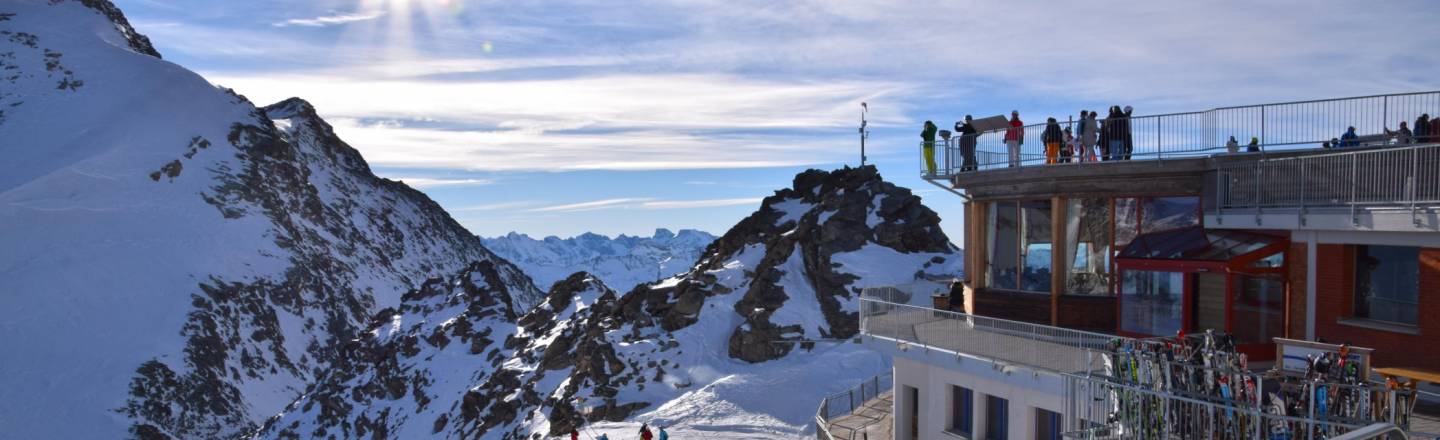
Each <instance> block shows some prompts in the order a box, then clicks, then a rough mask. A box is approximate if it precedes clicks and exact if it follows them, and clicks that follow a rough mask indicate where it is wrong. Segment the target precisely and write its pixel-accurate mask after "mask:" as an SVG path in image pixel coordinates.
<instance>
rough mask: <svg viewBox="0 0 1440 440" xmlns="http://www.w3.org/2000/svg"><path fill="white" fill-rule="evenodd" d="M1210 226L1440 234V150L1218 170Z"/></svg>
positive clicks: (1339, 155) (1338, 155)
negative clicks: (1438, 232) (1437, 232)
mask: <svg viewBox="0 0 1440 440" xmlns="http://www.w3.org/2000/svg"><path fill="white" fill-rule="evenodd" d="M1213 174H1214V177H1212V178H1210V179H1208V180H1210V181H1213V184H1214V187H1213V188H1208V189H1207V190H1206V191H1205V192H1206V193H1207V199H1210V200H1207V203H1206V205H1207V207H1208V208H1209V209H1207V210H1206V213H1205V214H1206V219H1205V220H1206V221H1205V223H1206V224H1207V225H1211V226H1213V227H1229V228H1235V227H1240V228H1263V229H1288V230H1304V229H1326V230H1351V229H1354V230H1378V231H1398V232H1416V231H1420V232H1434V231H1440V218H1437V216H1440V209H1437V208H1440V145H1437V144H1425V145H1412V146H1405V147H1388V148H1377V149H1367V150H1359V151H1341V152H1329V153H1325V154H1310V155H1303V156H1296V157H1283V158H1267V159H1260V160H1254V161H1249V162H1231V163H1223V164H1217V165H1216V166H1215V167H1214V171H1213Z"/></svg>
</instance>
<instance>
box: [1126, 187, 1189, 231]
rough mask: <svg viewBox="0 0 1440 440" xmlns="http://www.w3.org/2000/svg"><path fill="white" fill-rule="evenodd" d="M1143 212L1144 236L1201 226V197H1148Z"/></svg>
mask: <svg viewBox="0 0 1440 440" xmlns="http://www.w3.org/2000/svg"><path fill="white" fill-rule="evenodd" d="M1141 211H1142V212H1141V213H1140V218H1141V221H1142V224H1141V226H1140V233H1142V234H1144V233H1147V232H1159V231H1169V230H1172V229H1180V228H1185V227H1190V226H1195V225H1198V224H1200V198H1199V197H1194V196H1183V197H1146V198H1145V199H1144V203H1143V207H1142V209H1141Z"/></svg>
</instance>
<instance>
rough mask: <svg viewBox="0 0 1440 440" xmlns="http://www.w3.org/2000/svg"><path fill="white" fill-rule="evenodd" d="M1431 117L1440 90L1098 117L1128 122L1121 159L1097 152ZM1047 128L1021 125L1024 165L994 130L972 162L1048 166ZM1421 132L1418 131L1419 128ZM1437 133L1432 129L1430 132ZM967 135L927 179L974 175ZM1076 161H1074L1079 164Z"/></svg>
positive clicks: (1161, 149) (944, 147)
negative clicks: (1044, 134) (964, 147)
mask: <svg viewBox="0 0 1440 440" xmlns="http://www.w3.org/2000/svg"><path fill="white" fill-rule="evenodd" d="M1424 113H1429V114H1434V115H1436V116H1440V91H1428V92H1410V93H1394V94H1382V95H1368V96H1355V97H1346V98H1327V99H1314V100H1304V101H1290V102H1278V103H1269V104H1255V105H1244V106H1230V107H1216V108H1212V109H1209V110H1203V111H1192V112H1178V113H1165V114H1153V115H1143V116H1131V117H1126V118H1123V119H1115V120H1113V121H1107V120H1106V119H1099V118H1097V122H1099V123H1100V125H1101V127H1100V128H1101V129H1100V130H1097V133H1099V136H1098V137H1099V138H1103V137H1105V136H1104V130H1106V127H1110V126H1111V125H1110V123H1111V122H1120V121H1122V120H1123V121H1125V122H1124V123H1123V124H1119V125H1115V126H1114V127H1115V128H1116V129H1117V132H1116V133H1115V134H1116V135H1118V136H1120V137H1122V139H1119V140H1121V141H1122V142H1121V146H1122V148H1121V150H1123V151H1116V152H1112V155H1113V156H1114V157H1110V158H1106V157H1103V156H1104V154H1103V153H1104V150H1105V149H1106V148H1107V147H1108V145H1103V144H1105V142H1102V141H1100V140H1097V141H1096V143H1095V145H1094V146H1093V150H1094V151H1095V153H1096V154H1097V155H1100V156H1102V157H1101V158H1100V159H1101V160H1105V159H1111V160H1135V159H1137V158H1138V159H1142V160H1143V159H1153V160H1164V159H1167V158H1178V157H1197V156H1206V155H1210V154H1213V153H1217V152H1223V151H1227V148H1226V142H1227V140H1228V139H1229V137H1230V136H1234V137H1235V138H1236V140H1237V143H1238V144H1239V146H1240V149H1241V151H1245V150H1246V144H1247V143H1248V140H1249V139H1250V138H1251V137H1254V138H1255V139H1256V140H1257V145H1256V146H1255V147H1256V149H1258V150H1259V151H1260V152H1262V153H1266V152H1273V151H1281V150H1293V149H1298V148H1308V147H1309V146H1316V147H1318V146H1320V144H1322V143H1324V142H1327V141H1330V140H1331V139H1332V138H1339V137H1340V136H1341V134H1342V133H1343V132H1344V131H1345V129H1346V127H1349V126H1353V127H1355V128H1356V132H1357V134H1359V135H1361V136H1383V135H1384V134H1385V133H1386V132H1387V130H1393V129H1396V128H1398V123H1399V122H1401V121H1414V120H1415V119H1416V117H1417V116H1420V115H1421V114H1424ZM1060 119H1061V120H1060V121H1059V122H1058V123H1059V124H1060V126H1061V127H1062V128H1064V127H1070V128H1071V129H1072V131H1077V132H1076V133H1074V135H1075V136H1076V138H1079V137H1080V133H1078V130H1076V128H1077V127H1076V124H1077V123H1078V122H1079V121H1077V120H1074V119H1073V116H1072V117H1064V118H1060ZM1045 126H1046V124H1045V123H1039V124H1029V125H1025V126H1023V127H1020V130H1022V132H1023V133H1024V139H1025V142H1024V143H1023V144H1022V145H1021V146H1020V149H1019V151H1018V156H1019V157H1018V161H1017V162H1012V158H1011V157H1010V153H1009V152H1008V147H1007V146H1006V145H1005V144H1004V142H1003V137H1004V136H1003V134H1004V133H1005V132H1007V131H1009V130H1011V129H1012V128H1009V127H1006V128H1000V129H996V130H989V131H985V132H982V133H978V134H976V135H974V141H975V144H976V145H975V154H974V156H973V157H971V159H973V160H974V161H975V162H976V163H975V166H976V167H977V168H978V169H980V170H984V169H992V168H1004V167H1009V166H1020V167H1026V166H1035V165H1044V164H1045V163H1046V162H1047V158H1046V155H1045V154H1046V151H1045V146H1044V145H1042V144H1041V142H1040V135H1041V133H1042V132H1043V131H1044V128H1045ZM1411 128H1412V129H1414V127H1411ZM1427 128H1429V127H1427ZM960 144H961V141H960V137H959V136H956V137H953V138H951V139H949V140H939V139H937V140H936V150H937V151H936V155H937V157H936V158H935V159H936V162H937V166H936V168H937V169H936V170H935V172H934V173H930V172H929V170H928V169H927V168H928V167H927V166H926V164H925V161H924V160H923V157H922V160H921V164H920V170H921V174H922V176H924V177H926V178H948V177H950V176H954V175H957V174H959V173H961V172H964V171H968V169H967V168H965V167H964V165H965V157H964V154H962V151H960V150H961V149H960V147H961V145H960ZM1072 162H1073V161H1072Z"/></svg>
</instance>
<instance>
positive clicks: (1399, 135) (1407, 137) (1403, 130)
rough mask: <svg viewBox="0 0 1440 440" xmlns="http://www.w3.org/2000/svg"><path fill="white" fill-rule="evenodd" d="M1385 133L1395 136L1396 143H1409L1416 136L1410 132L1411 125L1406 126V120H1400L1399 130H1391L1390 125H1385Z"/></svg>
mask: <svg viewBox="0 0 1440 440" xmlns="http://www.w3.org/2000/svg"><path fill="white" fill-rule="evenodd" d="M1385 135H1386V136H1390V137H1392V138H1395V144H1396V145H1405V144H1408V143H1410V141H1411V139H1412V138H1413V137H1414V136H1415V135H1414V134H1413V133H1410V127H1406V126H1405V121H1400V129H1399V130H1395V131H1390V127H1385Z"/></svg>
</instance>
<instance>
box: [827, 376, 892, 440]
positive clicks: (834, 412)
mask: <svg viewBox="0 0 1440 440" xmlns="http://www.w3.org/2000/svg"><path fill="white" fill-rule="evenodd" d="M894 384H895V380H894V376H892V373H890V372H885V373H881V374H877V375H875V376H874V377H871V378H870V379H866V380H864V381H862V382H860V384H859V385H855V386H854V387H852V388H850V389H848V390H845V391H841V392H838V393H835V394H831V395H829V396H825V398H824V399H821V400H820V408H819V409H816V410H815V432H816V435H817V436H818V437H819V439H820V440H854V439H856V433H858V432H861V430H857V429H852V430H849V432H847V433H844V434H845V435H836V433H834V432H831V430H830V421H831V420H834V419H836V418H839V417H844V416H847V415H850V414H853V413H854V412H855V410H856V409H857V408H861V407H863V406H864V405H865V402H869V401H870V400H871V399H874V398H876V397H880V395H881V394H884V393H885V392H886V391H889V390H890V388H891V387H892V386H894Z"/></svg>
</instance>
